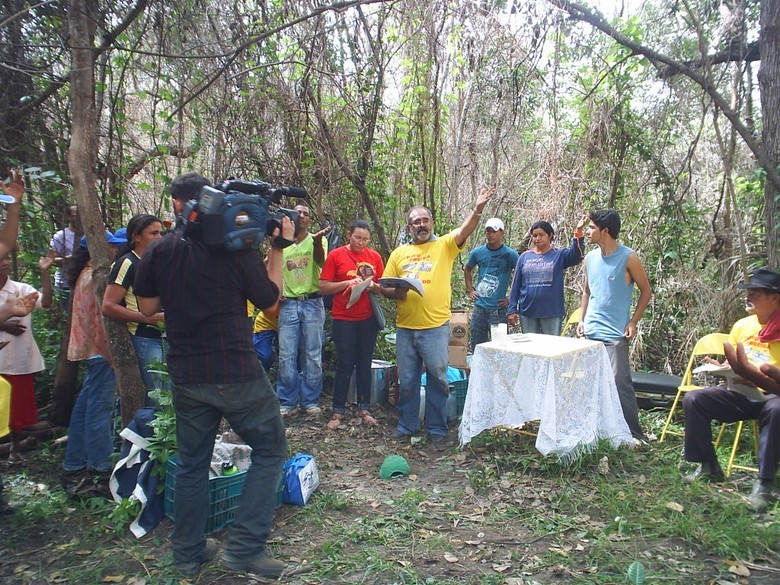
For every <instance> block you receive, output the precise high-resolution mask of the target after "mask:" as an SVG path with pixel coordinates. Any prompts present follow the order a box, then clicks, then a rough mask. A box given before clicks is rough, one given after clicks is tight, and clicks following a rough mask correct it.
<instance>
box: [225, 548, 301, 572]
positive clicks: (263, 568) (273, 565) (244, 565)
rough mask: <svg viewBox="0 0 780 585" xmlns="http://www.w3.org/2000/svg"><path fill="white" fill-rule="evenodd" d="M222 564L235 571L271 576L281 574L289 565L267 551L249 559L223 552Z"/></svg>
mask: <svg viewBox="0 0 780 585" xmlns="http://www.w3.org/2000/svg"><path fill="white" fill-rule="evenodd" d="M222 564H223V565H225V566H226V567H227V568H228V569H233V570H234V571H244V572H246V573H254V574H255V575H268V576H271V577H276V576H277V575H281V574H282V571H284V569H285V567H286V566H287V565H286V564H285V563H283V562H282V561H277V560H276V559H275V558H273V557H272V556H271V555H269V554H268V553H267V552H265V551H263V552H261V553H260V554H258V555H256V556H254V557H251V558H248V559H240V558H237V557H235V556H233V555H232V554H231V553H229V552H223V553H222Z"/></svg>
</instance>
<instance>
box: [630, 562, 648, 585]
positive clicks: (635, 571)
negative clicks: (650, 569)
mask: <svg viewBox="0 0 780 585" xmlns="http://www.w3.org/2000/svg"><path fill="white" fill-rule="evenodd" d="M626 579H627V580H628V582H629V583H631V584H632V585H644V582H645V566H644V565H643V564H642V563H640V562H639V561H634V562H633V563H631V564H630V565H629V566H628V571H627V572H626Z"/></svg>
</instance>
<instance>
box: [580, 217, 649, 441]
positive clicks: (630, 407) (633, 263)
mask: <svg viewBox="0 0 780 585" xmlns="http://www.w3.org/2000/svg"><path fill="white" fill-rule="evenodd" d="M589 217H590V225H589V226H588V230H587V236H588V238H589V239H590V242H591V243H593V244H596V246H598V249H596V250H593V251H592V252H589V253H588V255H587V256H586V257H585V286H584V287H583V291H582V301H581V304H580V309H581V321H580V324H579V325H578V327H577V334H578V335H580V336H582V335H584V336H585V337H587V338H588V339H595V340H598V341H601V342H603V343H604V346H605V347H606V349H607V354H609V361H610V362H611V364H612V371H613V373H614V374H615V385H616V386H617V390H618V397H619V398H620V406H621V407H622V409H623V416H624V417H625V419H626V423H628V428H629V429H630V430H631V435H632V436H633V437H634V438H635V439H637V440H639V441H645V440H646V439H645V435H644V433H643V432H642V428H641V427H640V426H639V407H638V406H637V403H636V395H635V394H634V384H633V382H632V381H631V366H630V364H629V361H628V342H629V340H630V339H633V337H634V336H635V335H636V327H637V323H639V319H641V318H642V314H643V313H644V312H645V308H647V305H648V303H649V302H650V296H651V294H652V291H651V289H650V282H649V281H648V279H647V274H646V273H645V269H644V267H643V266H642V262H641V261H640V260H639V256H637V254H636V252H634V251H633V250H632V249H631V248H627V247H626V246H623V245H622V244H618V242H617V237H618V235H619V234H620V216H619V215H618V214H617V212H616V211H614V210H613V209H605V210H602V211H593V212H591V213H590V216H589ZM634 284H636V286H637V287H638V288H639V300H638V301H637V303H636V309H634V312H633V314H631V316H630V318H629V311H630V310H631V300H632V297H633V293H634Z"/></svg>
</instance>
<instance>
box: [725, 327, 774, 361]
mask: <svg viewBox="0 0 780 585" xmlns="http://www.w3.org/2000/svg"><path fill="white" fill-rule="evenodd" d="M762 328H763V325H761V323H759V322H758V317H756V316H755V315H750V316H749V317H745V318H744V319H740V320H739V321H737V322H736V323H734V326H733V327H732V328H731V332H730V333H729V337H730V341H731V344H732V345H733V346H734V347H736V345H737V343H741V344H742V345H743V346H745V354H746V355H747V358H748V359H749V360H750V361H751V362H752V363H754V364H756V365H760V364H763V363H767V362H769V363H770V364H774V365H776V366H780V342H778V341H771V342H766V341H761V340H760V339H759V338H758V332H759V331H761V329H762Z"/></svg>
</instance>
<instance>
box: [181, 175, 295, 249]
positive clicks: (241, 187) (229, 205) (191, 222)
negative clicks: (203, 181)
mask: <svg viewBox="0 0 780 585" xmlns="http://www.w3.org/2000/svg"><path fill="white" fill-rule="evenodd" d="M284 196H288V197H297V198H299V199H304V200H306V201H308V199H309V194H308V193H307V192H306V190H305V189H300V188H297V187H273V186H271V184H270V183H264V182H262V181H243V180H240V179H228V180H226V181H224V182H223V183H222V184H220V185H214V186H213V187H209V186H208V185H206V186H204V187H203V188H202V189H201V190H200V193H199V194H198V197H197V198H196V199H190V200H189V201H188V202H187V204H186V205H185V206H184V211H183V212H182V214H181V216H182V223H183V225H184V237H187V238H188V237H192V238H194V239H196V240H199V241H201V242H203V243H204V244H206V245H207V246H211V247H215V248H224V249H226V250H229V251H231V252H235V251H237V250H248V249H252V248H257V247H258V246H259V245H260V243H261V242H262V241H263V239H264V238H265V236H266V234H270V233H272V232H273V230H274V229H275V228H277V227H278V228H281V226H282V218H283V217H284V216H287V217H289V218H290V220H291V221H292V222H293V223H294V224H295V234H296V235H298V230H299V229H300V213H298V212H297V211H295V210H294V209H285V208H284V207H281V206H280V205H279V204H280V203H281V201H282V197H284ZM281 247H283V246H281Z"/></svg>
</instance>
